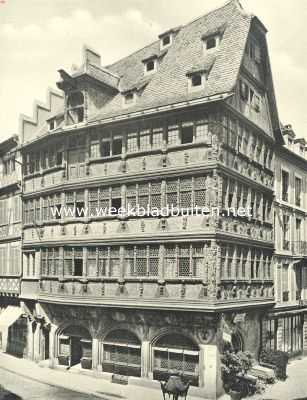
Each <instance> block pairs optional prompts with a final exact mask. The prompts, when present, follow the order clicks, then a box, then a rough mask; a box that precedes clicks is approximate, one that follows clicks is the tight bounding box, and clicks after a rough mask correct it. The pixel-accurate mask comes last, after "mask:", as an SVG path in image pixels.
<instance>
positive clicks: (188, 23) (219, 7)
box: [182, 0, 239, 27]
mask: <svg viewBox="0 0 307 400" xmlns="http://www.w3.org/2000/svg"><path fill="white" fill-rule="evenodd" d="M230 3H239V1H238V0H227V1H226V3H224V4H223V5H220V6H217V7H215V8H213V10H210V11H208V12H206V13H205V14H202V15H200V16H198V17H196V18H194V19H192V20H191V21H189V22H187V23H186V24H184V25H182V26H183V27H185V26H188V25H190V24H193V23H194V22H196V21H198V20H199V19H201V18H204V17H206V16H207V15H210V14H212V13H214V12H216V11H218V10H220V9H222V8H224V7H227V6H228V5H229V4H230Z"/></svg>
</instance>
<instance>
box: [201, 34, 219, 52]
mask: <svg viewBox="0 0 307 400" xmlns="http://www.w3.org/2000/svg"><path fill="white" fill-rule="evenodd" d="M202 40H203V49H204V51H209V50H212V49H215V48H216V47H218V45H219V44H220V41H221V37H220V35H219V34H216V35H210V36H204V37H203V38H202Z"/></svg>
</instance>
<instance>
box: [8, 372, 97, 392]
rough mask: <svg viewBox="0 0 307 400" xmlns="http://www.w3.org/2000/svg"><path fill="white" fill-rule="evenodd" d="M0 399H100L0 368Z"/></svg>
mask: <svg viewBox="0 0 307 400" xmlns="http://www.w3.org/2000/svg"><path fill="white" fill-rule="evenodd" d="M0 385H1V386H0V400H35V399H37V400H101V398H99V397H96V396H93V395H87V394H82V393H78V392H74V391H72V390H67V389H64V388H60V387H56V386H51V385H48V384H46V383H41V382H37V381H35V380H32V379H29V378H25V377H22V376H20V375H17V374H14V373H12V372H9V371H6V370H3V369H1V370H0Z"/></svg>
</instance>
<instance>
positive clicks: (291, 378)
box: [249, 357, 307, 400]
mask: <svg viewBox="0 0 307 400" xmlns="http://www.w3.org/2000/svg"><path fill="white" fill-rule="evenodd" d="M249 399H250V400H307V357H304V358H301V359H296V360H290V362H289V365H288V368H287V379H286V380H285V381H277V382H276V383H275V384H274V385H268V386H267V388H266V390H265V392H264V393H263V394H261V395H255V396H253V397H252V398H249Z"/></svg>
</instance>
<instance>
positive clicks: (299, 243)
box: [262, 125, 307, 356]
mask: <svg viewBox="0 0 307 400" xmlns="http://www.w3.org/2000/svg"><path fill="white" fill-rule="evenodd" d="M283 136H284V141H285V145H284V146H281V147H279V148H278V150H277V152H276V159H275V207H274V210H275V218H274V220H275V257H274V259H275V262H274V264H275V299H276V306H275V308H274V310H273V311H272V312H270V313H269V315H268V318H265V319H264V321H263V331H262V333H263V347H269V348H272V349H279V350H283V351H286V352H288V353H289V354H290V356H296V355H301V354H303V353H304V352H306V349H307V336H306V325H307V312H306V311H307V310H306V300H307V263H306V257H307V247H306V243H307V237H306V228H307V225H306V223H307V220H306V210H307V199H306V183H307V180H306V178H307V174H306V171H307V160H306V153H305V148H306V142H305V140H304V139H298V138H296V136H295V133H294V132H293V130H292V127H291V126H290V125H286V126H285V127H284V128H283Z"/></svg>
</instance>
